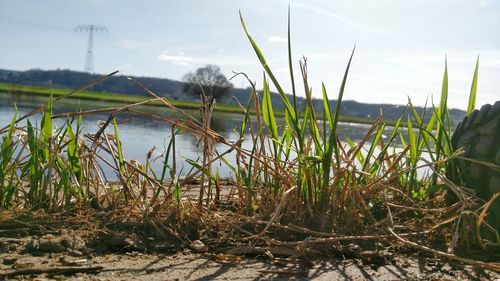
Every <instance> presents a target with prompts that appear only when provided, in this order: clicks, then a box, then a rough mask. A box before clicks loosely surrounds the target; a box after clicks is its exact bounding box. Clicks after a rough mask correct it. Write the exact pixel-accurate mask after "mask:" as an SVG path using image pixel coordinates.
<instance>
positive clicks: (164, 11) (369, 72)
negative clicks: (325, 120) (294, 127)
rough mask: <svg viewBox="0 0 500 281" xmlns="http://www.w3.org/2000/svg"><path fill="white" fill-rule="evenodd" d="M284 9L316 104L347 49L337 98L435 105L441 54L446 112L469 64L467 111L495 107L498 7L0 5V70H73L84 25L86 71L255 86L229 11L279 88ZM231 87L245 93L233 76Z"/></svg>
mask: <svg viewBox="0 0 500 281" xmlns="http://www.w3.org/2000/svg"><path fill="white" fill-rule="evenodd" d="M289 4H290V6H291V12H292V19H291V25H292V48H293V60H294V63H295V66H296V69H295V73H296V74H297V75H298V73H300V71H299V69H298V61H299V59H300V58H301V57H302V56H306V57H307V58H308V63H309V66H308V70H309V79H310V86H311V87H312V88H313V93H314V95H315V96H317V97H320V96H321V93H320V91H319V90H320V87H321V82H324V83H325V85H326V87H327V90H328V92H329V95H330V97H332V98H333V97H335V95H336V93H337V91H338V87H339V83H340V81H341V79H342V74H343V71H344V69H345V66H346V63H347V60H348V57H349V54H350V52H351V49H352V47H353V45H354V44H356V45H357V47H356V53H355V56H354V60H353V65H352V69H351V72H350V76H349V78H348V84H347V87H346V92H345V99H351V100H357V101H360V102H369V103H396V104H404V103H406V101H407V97H408V96H410V97H411V98H412V101H413V102H414V103H415V104H418V105H422V104H424V102H425V100H426V98H427V97H431V96H432V95H434V100H435V101H437V100H438V95H439V93H440V87H441V80H442V76H443V71H444V60H445V55H447V57H448V68H449V85H450V92H449V95H450V101H449V104H450V105H451V106H452V107H457V108H462V109H464V108H465V107H466V104H467V95H468V92H469V90H470V84H471V79H472V74H473V70H474V66H475V60H476V57H477V55H480V70H479V86H478V105H481V104H484V103H491V102H494V101H496V100H499V99H500V1H499V0H432V1H431V0H420V1H409V0H408V1H399V0H376V1H375V0H374V1H360V0H349V1H347V0H346V1H343V0H341V1H327V0H309V1H306V0H302V1H281V0H274V1H239V0H221V1H206V0H197V1H152V0H151V1H123V0H81V1H63V0H53V1H48V0H46V1H40V0H0V38H2V43H1V44H0V68H7V69H15V70H27V69H31V68H41V69H56V68H61V69H73V70H83V68H84V63H85V53H86V48H87V36H86V34H85V33H78V32H75V31H74V28H75V27H76V26H78V25H81V24H96V25H103V26H106V27H107V28H108V30H109V32H108V33H102V34H97V35H96V38H95V70H96V72H98V73H107V72H111V71H113V70H120V71H121V73H122V74H123V75H138V76H152V77H162V78H171V79H181V78H182V76H183V75H184V74H185V73H187V72H189V71H193V70H195V69H196V68H197V67H200V66H203V65H205V64H209V63H210V64H217V65H219V66H220V67H221V69H222V70H223V72H224V73H225V74H226V76H228V77H229V76H231V75H232V72H233V71H236V72H245V73H247V74H248V75H249V76H250V77H251V78H252V79H253V80H256V81H257V83H258V84H259V85H261V81H262V69H261V67H260V65H259V63H258V60H257V59H256V56H255V53H254V52H253V50H252V48H251V46H250V44H249V42H248V40H247V39H246V37H245V35H244V33H243V30H242V28H241V25H240V23H239V15H238V10H241V12H242V14H243V16H244V18H245V20H246V23H247V27H248V29H249V31H250V32H251V34H252V35H253V36H254V38H255V39H256V41H257V42H258V43H259V45H260V47H261V49H262V50H263V53H264V54H265V56H266V58H267V59H268V62H269V64H270V66H271V67H272V69H273V70H274V71H275V73H276V74H277V76H278V78H279V80H281V81H283V82H282V83H283V84H284V87H285V89H287V90H290V84H289V78H288V73H287V53H286V51H287V48H286V32H287V25H286V22H287V7H288V5H289ZM297 78H298V77H297ZM299 81H300V80H299ZM232 82H233V84H234V85H235V86H236V87H246V86H248V85H247V84H246V83H245V82H244V81H243V80H242V79H240V78H237V79H235V80H233V81H232ZM300 86H301V85H299V89H301V87H300ZM299 92H300V91H299Z"/></svg>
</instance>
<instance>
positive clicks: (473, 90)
mask: <svg viewBox="0 0 500 281" xmlns="http://www.w3.org/2000/svg"><path fill="white" fill-rule="evenodd" d="M478 72H479V56H477V60H476V68H475V69H474V77H473V78H472V85H471V87H470V95H469V105H468V106H467V115H470V114H471V113H472V111H474V109H475V108H476V94H477V77H478Z"/></svg>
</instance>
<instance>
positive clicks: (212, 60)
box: [158, 52, 258, 66]
mask: <svg viewBox="0 0 500 281" xmlns="http://www.w3.org/2000/svg"><path fill="white" fill-rule="evenodd" d="M158 59H159V60H161V61H166V62H170V63H172V64H175V65H183V66H187V65H206V64H215V65H230V66H242V65H258V60H255V59H249V58H242V57H235V56H223V55H220V53H219V55H215V56H206V57H191V56H187V55H185V54H184V53H183V52H180V53H178V54H177V55H175V56H174V55H168V54H161V55H159V56H158Z"/></svg>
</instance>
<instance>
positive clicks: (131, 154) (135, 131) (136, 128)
mask: <svg viewBox="0 0 500 281" xmlns="http://www.w3.org/2000/svg"><path fill="white" fill-rule="evenodd" d="M46 102H47V99H46V98H45V97H36V96H29V95H17V94H15V95H12V94H9V93H1V92H0V127H4V126H6V125H8V124H9V122H10V121H11V120H12V117H13V116H14V112H15V109H14V105H17V109H18V112H19V114H20V115H23V114H26V113H28V112H30V111H31V110H33V109H35V108H37V107H39V106H40V105H42V104H44V103H46ZM116 106H117V104H116V103H106V102H94V101H85V100H81V101H79V100H76V99H72V100H62V101H59V102H56V103H55V104H54V109H53V113H54V114H57V113H64V112H72V111H77V110H78V108H81V110H91V109H98V108H106V107H116ZM136 109H138V110H141V111H147V112H149V113H153V114H155V115H160V116H164V117H168V118H171V119H182V118H184V117H183V116H182V115H181V114H179V113H177V112H174V111H173V110H170V109H167V108H163V107H138V108H136ZM187 112H188V113H189V114H191V115H192V116H199V112H198V111H195V110H191V111H189V110H188V111H187ZM108 116H109V115H107V114H105V113H100V114H94V115H86V116H84V118H83V122H82V127H83V133H96V132H97V131H98V129H99V127H98V126H97V123H98V122H99V121H101V120H106V119H107V118H108ZM40 118H41V115H40V114H37V115H35V116H33V117H31V118H30V122H31V123H32V124H35V123H36V124H38V125H39V124H40ZM242 119H243V115H241V114H232V113H220V112H216V113H214V116H213V119H212V128H213V129H214V130H216V131H217V132H219V133H220V134H221V135H222V136H223V137H225V138H226V139H227V140H229V141H236V140H237V139H238V137H239V133H238V132H239V128H240V125H241V122H242ZM65 120H66V119H65V118H61V119H56V120H55V121H54V123H55V126H57V127H60V126H62V125H64V122H65ZM117 121H118V122H119V125H118V133H119V135H120V139H121V140H122V146H123V152H124V157H125V159H127V160H132V159H134V160H138V161H139V162H141V163H145V158H146V154H147V153H148V151H150V150H151V149H152V148H153V147H156V149H155V150H154V153H153V159H154V158H156V157H158V156H161V155H162V153H163V152H164V151H165V148H166V146H167V145H168V142H169V140H170V137H171V126H170V125H168V124H166V123H164V122H161V121H157V120H150V119H146V118H143V117H140V116H137V115H134V114H132V113H121V114H119V115H118V116H117ZM281 123H283V120H281ZM25 124H26V123H25V122H24V123H21V125H25ZM369 128H370V126H369V125H363V124H351V123H341V124H339V134H340V135H346V136H348V137H349V138H351V139H353V140H354V141H358V140H361V139H362V138H363V137H364V136H365V134H366V132H367V131H368V129H369ZM107 132H108V133H113V126H109V127H108V128H107ZM388 134H390V130H388V131H387V135H388ZM245 139H246V140H247V141H245V142H244V143H243V147H246V148H250V146H251V143H250V142H249V141H248V140H250V139H251V138H250V136H247V137H246V138H245ZM197 144H198V139H197V138H196V137H194V136H192V135H190V134H188V133H183V134H181V135H178V136H177V137H176V154H177V171H181V170H182V174H186V173H187V172H188V171H189V169H191V165H190V164H188V163H187V162H186V159H192V160H195V161H197V162H200V163H201V159H202V158H201V157H202V153H201V151H202V147H203V145H202V144H200V145H199V147H200V148H198V145H197ZM216 149H217V151H218V152H219V153H222V152H224V151H225V150H227V149H228V147H226V146H225V145H220V144H219V145H216ZM226 159H227V160H228V161H229V162H230V163H233V164H234V163H235V156H234V154H233V155H228V156H227V157H226ZM161 162H162V158H161V157H160V158H159V159H158V160H157V161H156V162H155V163H154V164H153V169H154V170H155V172H158V173H159V172H160V171H161V167H162V163H161ZM213 169H214V171H215V170H218V171H219V174H220V176H221V177H231V175H232V172H231V170H230V169H229V168H228V167H227V166H226V165H225V164H224V163H215V164H214V165H213ZM103 170H104V172H105V175H106V177H107V178H108V179H110V180H113V179H116V175H115V174H114V172H113V171H112V169H111V168H109V167H106V166H105V165H103Z"/></svg>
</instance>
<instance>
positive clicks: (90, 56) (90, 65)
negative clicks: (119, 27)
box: [75, 24, 108, 73]
mask: <svg viewBox="0 0 500 281" xmlns="http://www.w3.org/2000/svg"><path fill="white" fill-rule="evenodd" d="M75 31H81V32H88V33H89V40H88V46H87V56H86V59H85V71H86V72H89V73H94V32H95V33H97V32H108V29H107V28H106V27H105V26H100V25H93V24H88V25H79V26H77V27H76V28H75Z"/></svg>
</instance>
